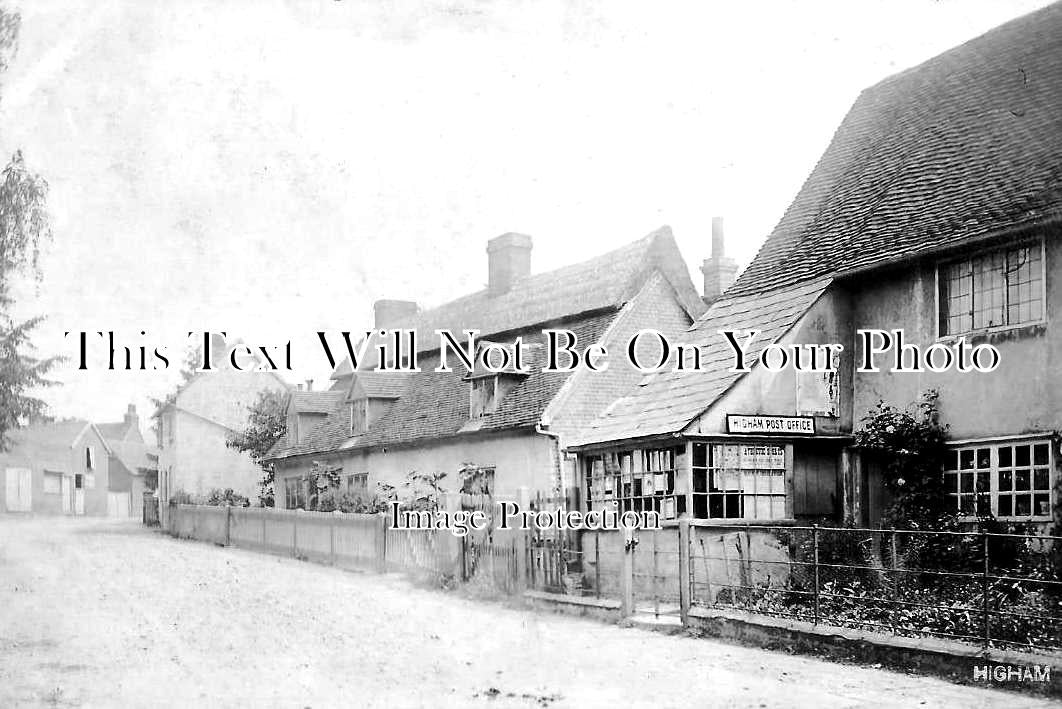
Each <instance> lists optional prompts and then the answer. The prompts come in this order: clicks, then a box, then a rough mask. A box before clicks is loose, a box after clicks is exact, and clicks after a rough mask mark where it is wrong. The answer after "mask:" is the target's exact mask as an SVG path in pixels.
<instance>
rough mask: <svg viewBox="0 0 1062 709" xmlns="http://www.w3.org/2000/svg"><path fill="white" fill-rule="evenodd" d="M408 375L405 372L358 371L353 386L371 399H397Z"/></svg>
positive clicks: (404, 388)
mask: <svg viewBox="0 0 1062 709" xmlns="http://www.w3.org/2000/svg"><path fill="white" fill-rule="evenodd" d="M410 376H412V375H410V374H407V373H405V372H358V375H357V376H356V377H354V388H355V390H356V391H357V393H358V394H364V395H365V396H367V397H369V398H371V399H397V398H398V397H400V396H402V394H403V392H405V390H406V384H407V383H408V381H409V377H410Z"/></svg>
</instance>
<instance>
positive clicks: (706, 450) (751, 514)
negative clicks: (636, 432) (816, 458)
mask: <svg viewBox="0 0 1062 709" xmlns="http://www.w3.org/2000/svg"><path fill="white" fill-rule="evenodd" d="M687 456H689V457H687ZM584 476H585V478H584V481H585V495H586V502H587V509H588V510H600V509H604V508H605V507H606V506H608V505H614V506H615V507H616V508H617V509H618V510H619V511H620V512H626V511H628V510H633V511H635V512H642V511H655V512H658V513H659V514H660V517H661V519H662V520H673V519H677V518H678V517H679V516H681V515H683V514H684V513H686V511H687V510H689V511H690V516H691V517H693V518H694V519H718V520H740V521H748V520H777V519H785V518H787V517H788V516H789V514H788V513H787V502H788V498H787V468H786V455H785V447H784V446H783V445H779V444H778V443H777V442H758V441H743V442H740V443H731V442H709V441H693V442H691V443H690V444H689V447H688V448H687V447H686V446H685V445H682V446H668V447H661V448H643V449H633V450H623V451H614V452H608V453H600V454H594V455H589V456H587V457H586V458H585V464H584Z"/></svg>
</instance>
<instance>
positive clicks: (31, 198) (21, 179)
mask: <svg viewBox="0 0 1062 709" xmlns="http://www.w3.org/2000/svg"><path fill="white" fill-rule="evenodd" d="M20 20H21V18H20V16H19V14H18V13H17V12H11V11H9V10H6V9H4V8H0V72H3V71H4V70H6V69H7V67H8V65H9V63H10V60H11V57H13V56H14V53H15V50H16V49H17V46H18V30H19V24H20ZM47 197H48V182H47V181H46V180H45V179H44V178H43V177H41V176H40V175H38V174H36V173H34V172H32V171H30V170H29V169H28V168H27V167H26V163H25V160H24V159H23V157H22V152H21V151H16V152H15V154H14V156H13V157H12V158H11V162H10V163H9V164H8V165H7V167H5V168H4V170H3V172H2V173H0V450H3V449H5V448H6V447H7V445H8V444H9V440H8V435H9V434H10V432H11V431H12V430H13V429H15V428H17V427H18V426H19V425H22V424H24V423H25V422H26V421H28V420H31V419H34V418H37V417H39V416H41V415H42V414H43V412H44V409H45V404H44V402H43V401H41V400H40V399H38V398H36V397H34V396H33V395H32V394H31V392H32V391H34V390H35V389H38V388H40V387H42V386H45V385H48V384H50V383H51V382H48V381H47V380H46V378H45V377H46V375H47V373H48V371H49V370H50V369H51V368H52V367H53V366H54V365H55V364H56V362H57V361H58V360H57V358H54V357H52V358H45V359H39V358H37V357H35V356H34V355H33V351H32V348H31V346H30V336H31V334H32V332H33V330H34V328H36V327H37V326H38V325H39V324H40V322H41V320H42V318H41V317H33V318H30V319H28V320H25V321H21V322H20V321H17V320H15V319H14V317H13V316H12V313H11V311H12V306H13V304H14V302H13V298H12V295H11V290H12V286H13V284H14V280H15V279H16V278H17V277H19V276H23V275H27V274H28V275H31V276H33V277H34V278H35V279H37V280H38V281H39V280H40V277H41V272H40V255H41V249H42V246H43V245H44V244H45V243H46V242H47V241H48V240H50V239H51V227H50V225H49V221H48V213H47V210H46V205H47Z"/></svg>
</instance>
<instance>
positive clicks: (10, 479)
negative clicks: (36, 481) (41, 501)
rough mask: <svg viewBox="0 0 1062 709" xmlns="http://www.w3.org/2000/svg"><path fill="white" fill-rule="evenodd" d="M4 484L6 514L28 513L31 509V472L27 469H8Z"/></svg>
mask: <svg viewBox="0 0 1062 709" xmlns="http://www.w3.org/2000/svg"><path fill="white" fill-rule="evenodd" d="M5 477H6V480H5V483H4V487H5V490H4V492H5V494H6V500H7V510H8V512H29V511H30V510H32V509H33V471H31V470H30V469H29V468H8V469H7V471H6V474H5Z"/></svg>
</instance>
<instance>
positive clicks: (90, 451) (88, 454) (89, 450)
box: [85, 446, 96, 470]
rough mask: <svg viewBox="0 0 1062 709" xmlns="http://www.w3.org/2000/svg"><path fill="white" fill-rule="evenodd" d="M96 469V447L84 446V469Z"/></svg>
mask: <svg viewBox="0 0 1062 709" xmlns="http://www.w3.org/2000/svg"><path fill="white" fill-rule="evenodd" d="M95 469H96V449H95V448H93V447H92V446H85V470H95Z"/></svg>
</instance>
